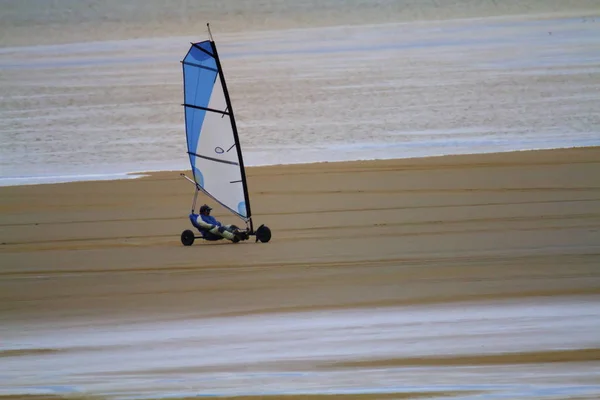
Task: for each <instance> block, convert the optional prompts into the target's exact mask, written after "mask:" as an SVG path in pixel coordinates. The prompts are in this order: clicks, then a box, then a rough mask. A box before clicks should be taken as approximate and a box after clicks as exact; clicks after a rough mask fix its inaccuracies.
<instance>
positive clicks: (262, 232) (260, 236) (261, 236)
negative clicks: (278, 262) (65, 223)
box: [256, 225, 271, 243]
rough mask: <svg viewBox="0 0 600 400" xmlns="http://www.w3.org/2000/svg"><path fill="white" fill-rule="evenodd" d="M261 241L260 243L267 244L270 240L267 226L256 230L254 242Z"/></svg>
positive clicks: (269, 231)
mask: <svg viewBox="0 0 600 400" xmlns="http://www.w3.org/2000/svg"><path fill="white" fill-rule="evenodd" d="M259 240H260V241H261V242H262V243H267V242H268V241H269V240H271V230H270V229H269V227H268V226H265V225H261V226H259V227H258V229H257V230H256V241H259Z"/></svg>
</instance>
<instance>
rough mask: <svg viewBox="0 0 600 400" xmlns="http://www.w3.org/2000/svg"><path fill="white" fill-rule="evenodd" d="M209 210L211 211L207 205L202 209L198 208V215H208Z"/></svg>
mask: <svg viewBox="0 0 600 400" xmlns="http://www.w3.org/2000/svg"><path fill="white" fill-rule="evenodd" d="M210 210H212V208H210V206H208V204H205V205H203V206H202V207H200V214H204V213H209V212H210Z"/></svg>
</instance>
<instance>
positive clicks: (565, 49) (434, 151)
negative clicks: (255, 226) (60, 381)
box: [0, 16, 600, 185]
mask: <svg viewBox="0 0 600 400" xmlns="http://www.w3.org/2000/svg"><path fill="white" fill-rule="evenodd" d="M203 38H204V36H203V34H199V36H195V37H191V36H190V37H158V38H139V39H129V40H114V41H95V42H88V43H83V44H82V43H71V44H56V45H40V46H20V47H5V48H2V49H0V71H1V74H0V84H1V86H2V88H3V97H2V98H1V99H0V116H1V118H0V138H1V139H2V140H1V145H0V169H1V171H2V176H1V177H0V185H15V184H24V183H43V182H59V181H70V180H96V179H105V178H114V177H117V178H118V177H123V176H124V175H123V174H125V173H127V172H133V171H148V170H173V169H175V170H183V169H187V168H188V165H187V156H186V154H185V134H184V125H183V111H182V108H181V106H180V105H179V104H180V103H181V101H182V99H181V67H180V64H179V60H181V59H182V58H183V55H184V54H185V52H186V51H187V48H188V46H189V42H190V41H192V40H201V39H203ZM217 40H218V44H219V51H220V54H221V57H222V59H223V65H224V68H225V76H226V77H227V79H228V83H229V90H230V93H231V96H232V98H233V104H234V111H235V114H236V118H237V124H238V128H239V131H240V137H241V142H242V148H243V150H244V156H245V161H246V162H245V164H246V165H250V166H252V165H270V164H288V163H303V162H316V161H344V160H356V159H385V158H405V157H421V156H432V155H442V154H463V153H486V152H499V151H510V150H529V149H543V148H560V147H577V146H594V145H600V131H599V130H598V127H599V126H600V119H599V118H600V117H598V113H597V112H596V110H597V109H599V108H600V96H599V95H598V93H600V19H598V20H596V19H594V18H587V17H568V18H566V17H565V18H548V17H546V18H541V17H539V18H535V17H532V16H529V17H527V18H522V17H519V18H517V17H503V18H499V17H495V18H479V19H470V20H444V21H413V22H402V23H385V24H371V25H359V26H330V27H314V28H307V29H280V30H269V31H255V32H244V33H226V34H222V35H218V36H217ZM23 160H27V161H26V162H23Z"/></svg>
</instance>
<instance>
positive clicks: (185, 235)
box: [181, 229, 195, 246]
mask: <svg viewBox="0 0 600 400" xmlns="http://www.w3.org/2000/svg"><path fill="white" fill-rule="evenodd" d="M194 239H195V237H194V232H192V231H190V230H189V229H186V230H185V231H183V232H181V243H182V244H183V245H184V246H191V245H193V244H194Z"/></svg>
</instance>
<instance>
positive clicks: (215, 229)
mask: <svg viewBox="0 0 600 400" xmlns="http://www.w3.org/2000/svg"><path fill="white" fill-rule="evenodd" d="M196 222H197V223H198V225H199V226H201V227H202V228H203V229H206V230H207V231H208V232H210V233H212V234H213V235H217V236H221V237H223V238H225V239H228V240H231V241H232V242H239V240H240V239H239V238H238V237H236V235H234V234H233V233H232V232H230V231H229V230H227V228H226V227H224V226H216V225H212V224H209V223H207V222H204V221H203V220H202V217H201V216H198V219H197V220H196Z"/></svg>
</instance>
